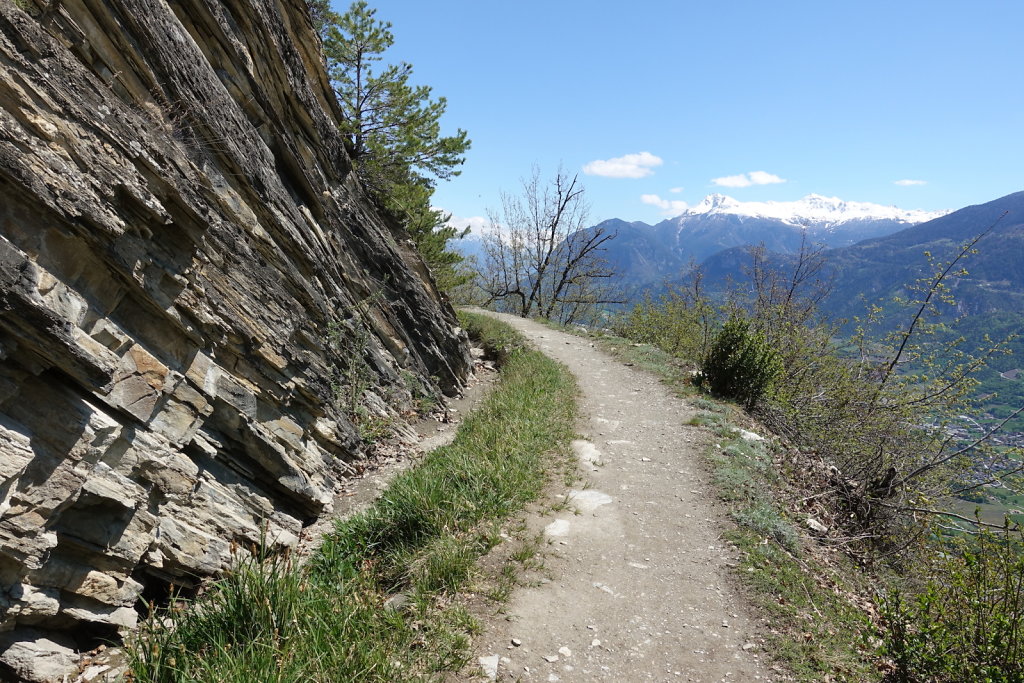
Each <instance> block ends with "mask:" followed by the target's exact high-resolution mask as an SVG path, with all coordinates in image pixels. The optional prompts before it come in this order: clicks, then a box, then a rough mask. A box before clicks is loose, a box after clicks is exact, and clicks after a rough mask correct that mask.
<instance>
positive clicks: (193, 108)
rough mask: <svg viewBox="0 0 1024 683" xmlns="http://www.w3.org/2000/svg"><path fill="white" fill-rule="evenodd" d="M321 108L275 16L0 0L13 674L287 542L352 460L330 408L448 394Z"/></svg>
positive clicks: (443, 320)
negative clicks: (31, 652) (28, 659)
mask: <svg viewBox="0 0 1024 683" xmlns="http://www.w3.org/2000/svg"><path fill="white" fill-rule="evenodd" d="M23 10H24V11H23ZM336 116H337V111H336V105H335V103H334V100H333V97H332V94H331V92H330V88H329V85H328V83H327V79H326V76H325V74H324V72H323V68H322V66H321V60H320V56H319V47H318V41H317V39H316V37H315V34H314V32H313V30H312V28H311V26H310V23H309V19H308V16H307V14H306V10H305V6H304V4H303V3H302V0H230V1H225V2H221V1H219V0H208V1H204V0H176V1H175V2H172V3H169V2H166V1H165V0H56V1H55V2H49V1H48V0H40V2H39V3H38V4H33V2H32V1H31V0H20V1H19V3H18V5H17V6H16V5H15V4H13V3H11V2H10V1H9V0H0V359H2V362H0V631H2V632H4V635H3V636H2V637H3V638H4V639H5V645H3V646H0V652H3V651H4V648H7V654H8V655H9V656H6V659H4V657H5V655H4V654H0V662H6V663H7V665H8V667H12V668H13V669H15V670H16V671H15V674H16V675H20V676H25V677H32V676H36V677H39V676H42V675H43V674H40V673H39V672H36V673H32V672H31V671H20V670H17V669H18V667H20V666H22V664H20V663H19V662H20V661H21V660H20V659H18V657H17V656H15V654H16V653H17V652H19V651H20V652H22V653H23V652H24V650H25V646H26V643H42V642H44V641H45V642H47V643H49V642H50V641H51V640H52V641H53V642H54V643H56V644H57V645H58V646H59V645H69V646H70V645H78V646H88V645H91V644H94V643H95V642H96V641H97V639H99V638H103V637H107V636H112V635H114V634H115V633H116V632H118V631H119V630H123V629H126V628H131V627H132V626H133V625H134V623H135V621H136V611H135V607H134V606H135V605H136V603H137V602H138V598H139V596H140V595H142V596H143V597H145V598H154V599H159V598H160V597H161V596H162V595H164V594H166V592H167V590H168V587H169V586H171V585H172V584H173V585H174V586H177V587H185V588H188V587H190V586H195V585H196V583H197V582H198V581H199V580H200V579H201V578H203V577H206V576H210V575H211V574H214V573H216V572H217V571H218V570H220V569H221V568H223V567H225V566H226V564H228V563H229V562H230V557H231V549H232V546H233V545H234V544H245V545H248V544H251V543H255V542H259V541H260V540H261V537H265V538H266V539H267V541H268V542H269V543H270V544H272V545H278V546H288V545H290V544H294V543H295V542H296V540H297V536H298V534H299V532H300V531H301V529H302V526H303V524H304V523H307V522H308V521H310V520H312V519H314V518H316V517H317V516H319V515H321V514H323V513H324V512H325V511H326V510H327V509H328V508H329V506H330V504H331V501H332V498H333V496H334V495H335V493H336V492H337V490H338V487H339V482H340V481H342V479H343V478H344V476H345V474H346V472H347V471H351V469H352V468H353V467H357V466H358V463H357V462H355V461H357V460H358V458H359V457H360V449H361V445H360V443H361V442H360V439H359V436H358V433H357V429H356V427H355V426H354V424H353V415H354V413H355V412H356V411H357V410H358V411H363V413H364V414H371V415H372V414H374V413H377V414H380V415H385V414H386V413H387V412H388V411H389V408H388V407H387V406H396V405H400V404H401V403H402V402H403V401H408V399H409V396H410V391H411V390H415V389H416V388H417V387H418V388H420V389H423V390H426V389H429V388H431V387H433V388H440V389H441V390H444V391H447V392H452V391H457V390H458V388H459V386H460V383H461V381H462V379H464V377H465V373H466V371H467V367H468V363H469V359H468V354H467V348H466V345H465V339H464V335H463V334H462V333H461V331H460V330H458V328H457V327H456V326H455V325H456V321H455V318H454V315H453V313H452V311H451V308H450V307H449V306H448V305H447V304H445V303H443V302H442V301H441V299H440V297H439V295H438V294H437V292H436V291H435V290H434V288H433V286H432V284H431V281H430V277H429V275H428V274H427V272H426V269H425V268H424V266H423V264H422V261H421V260H420V259H419V257H418V256H417V255H416V253H415V251H414V249H413V247H412V245H411V243H410V242H408V240H407V239H406V237H405V236H404V235H403V234H402V233H401V232H400V231H399V230H398V228H396V226H394V225H390V224H388V223H387V221H386V220H385V219H383V218H382V217H381V216H380V215H378V214H377V212H376V211H375V210H374V209H373V208H372V206H371V205H370V204H369V203H368V202H367V201H366V200H365V198H364V196H363V194H362V191H361V189H360V186H359V184H358V182H357V180H356V179H355V177H354V176H353V175H352V174H350V173H349V171H350V164H349V161H348V158H347V156H346V154H345V151H344V148H343V144H342V140H341V138H340V137H339V136H338V134H337V133H336V130H335V125H334V122H335V121H336ZM357 403H360V404H361V405H360V406H358V407H357V405H356V404H357ZM367 411H368V413H367ZM45 639H49V640H45ZM11 643H14V645H11ZM51 644H52V643H51ZM47 647H48V645H47ZM19 648H20V650H19ZM44 649H45V648H44ZM58 650H59V647H58ZM51 661H52V658H51ZM8 673H10V671H8Z"/></svg>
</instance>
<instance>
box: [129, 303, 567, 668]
mask: <svg viewBox="0 0 1024 683" xmlns="http://www.w3.org/2000/svg"><path fill="white" fill-rule="evenodd" d="M463 325H464V326H465V327H467V328H468V329H469V330H470V333H471V334H473V335H482V336H483V338H482V339H481V341H482V342H483V343H484V345H485V347H488V348H491V349H493V350H495V352H496V353H497V354H498V355H499V356H500V357H502V358H503V359H504V361H503V368H502V376H501V382H500V383H499V385H498V387H496V388H495V390H494V391H493V392H492V393H491V394H490V395H489V396H488V398H487V399H486V400H485V401H484V403H483V404H482V406H481V407H480V408H479V409H478V410H476V411H475V412H474V413H472V414H471V415H470V416H469V417H467V418H466V420H465V421H464V422H463V424H462V425H461V427H460V429H459V432H458V434H457V436H456V438H455V441H454V442H453V443H452V444H450V445H449V446H446V447H443V448H440V449H437V450H435V451H433V452H432V453H430V454H429V455H428V456H427V457H426V458H424V460H423V461H422V463H421V464H420V465H419V466H418V467H417V468H415V469H413V470H408V471H406V472H404V473H402V474H401V475H399V476H398V477H396V478H395V479H394V480H393V481H392V483H391V484H390V486H389V487H388V489H387V490H386V491H385V492H384V493H383V494H382V496H381V497H380V499H378V500H377V501H376V503H375V504H374V505H373V506H372V507H371V508H369V509H368V510H366V511H365V512H363V513H361V514H359V515H356V516H354V517H351V518H348V519H346V520H343V521H341V522H340V523H339V524H338V525H337V527H336V529H335V531H334V532H333V533H332V534H331V535H330V536H329V538H328V539H327V540H326V541H325V542H324V543H323V545H322V546H321V547H320V549H319V550H318V552H317V554H316V555H314V556H313V557H312V558H311V559H310V561H309V562H308V563H307V564H306V565H305V566H303V567H301V568H298V567H295V566H293V565H292V563H291V562H290V560H289V559H288V558H287V557H270V558H265V559H264V558H261V557H260V556H259V554H258V553H257V554H255V555H253V556H251V557H250V556H245V557H241V558H239V559H238V561H237V562H236V563H235V566H234V568H233V569H232V570H231V571H229V572H227V573H226V574H225V575H224V577H223V578H221V579H220V580H218V581H216V582H214V583H212V584H211V585H210V586H209V588H208V589H207V590H206V592H205V594H204V595H203V596H202V597H200V598H198V599H197V600H196V601H194V602H193V603H192V604H187V605H185V606H184V607H181V608H177V609H174V610H170V611H160V610H151V613H150V617H149V619H148V620H147V621H146V622H145V623H144V625H143V627H142V629H140V631H139V633H138V634H137V636H136V637H135V638H134V639H132V640H131V641H130V642H129V643H128V644H127V648H126V651H127V653H128V656H129V658H130V662H131V671H132V676H133V680H136V681H154V682H161V683H163V682H168V683H169V682H178V681H224V682H228V683H231V682H238V683H243V682H245V683H248V682H251V681H254V680H259V681H275V682H277V681H280V682H284V681H341V680H359V681H397V680H403V681H405V680H417V679H424V678H430V677H431V675H432V674H435V673H436V672H439V671H452V670H457V669H459V668H460V667H461V666H463V665H464V664H465V662H466V660H467V658H468V652H469V650H468V645H469V637H470V635H471V634H472V633H473V632H474V631H475V629H476V628H477V627H476V625H475V622H474V620H473V619H472V617H471V616H470V615H469V613H468V612H467V611H466V610H465V609H464V608H463V607H462V606H460V605H459V604H458V603H457V602H455V601H454V600H453V596H454V594H455V593H456V592H457V591H459V590H460V589H462V588H464V587H465V585H466V584H467V582H468V581H469V580H470V579H471V578H472V575H473V573H474V571H475V569H474V567H475V563H476V561H477V559H478V558H479V557H480V556H481V555H483V554H484V553H486V552H487V551H488V549H489V548H491V547H492V546H493V545H495V544H496V543H497V542H498V541H499V540H500V536H499V534H498V533H497V530H498V524H499V523H500V521H501V520H502V519H504V518H507V517H508V516H509V515H511V514H513V513H514V512H516V511H518V510H520V509H521V508H522V507H523V506H524V505H525V504H526V503H527V502H529V501H531V500H533V499H534V498H535V497H537V496H538V495H539V494H540V492H541V490H542V488H543V487H544V485H545V483H546V482H547V481H548V480H549V479H550V478H551V477H552V476H554V474H555V472H556V470H558V469H559V468H560V467H561V466H562V464H563V463H564V462H566V461H567V460H568V456H567V455H566V453H567V450H568V445H569V442H570V441H571V439H572V437H573V426H574V423H575V418H576V402H575V395H576V387H575V384H574V381H573V379H572V376H571V375H570V374H569V372H568V371H567V370H566V369H565V368H564V367H563V366H561V365H559V364H557V363H555V362H554V361H552V360H550V359H548V358H546V357H544V356H543V355H541V354H540V353H538V352H536V351H533V350H530V349H528V348H526V347H525V345H524V343H523V341H522V338H521V337H519V336H518V335H517V334H516V333H515V332H514V331H512V330H511V328H508V327H507V326H503V325H501V324H499V323H497V322H496V321H494V320H492V319H490V318H486V317H484V316H464V317H463ZM535 552H536V551H535V550H532V551H524V553H525V554H524V556H523V559H522V563H525V562H527V561H529V559H530V558H531V557H532V556H533V554H534V553H535Z"/></svg>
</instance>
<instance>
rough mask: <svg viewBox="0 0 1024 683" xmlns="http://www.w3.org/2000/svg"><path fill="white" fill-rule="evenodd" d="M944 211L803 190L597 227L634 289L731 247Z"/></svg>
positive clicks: (875, 227) (782, 246)
mask: <svg viewBox="0 0 1024 683" xmlns="http://www.w3.org/2000/svg"><path fill="white" fill-rule="evenodd" d="M946 213H949V212H947V211H920V210H907V209H901V208H898V207H895V206H882V205H880V204H870V203H867V202H848V201H843V200H842V199H838V198H836V197H823V196H821V195H814V194H812V195H808V196H806V197H804V198H803V199H799V200H797V201H793V202H774V201H767V202H740V201H737V200H736V199H733V198H732V197H727V196H725V195H721V194H713V195H709V196H708V197H705V198H704V200H703V201H701V202H700V203H699V204H696V205H694V206H692V207H691V208H689V209H687V210H686V211H685V212H683V213H682V214H680V215H679V216H676V217H675V218H670V219H668V220H665V221H662V222H661V223H658V224H657V225H647V224H645V223H637V222H634V223H627V222H626V221H621V220H618V219H612V220H610V221H605V222H604V223H602V224H601V225H602V226H603V227H604V228H605V229H607V230H614V231H615V232H617V233H618V235H617V237H616V238H615V239H614V240H612V241H611V242H610V243H609V245H608V250H607V252H606V254H605V257H606V259H607V260H608V261H609V262H610V263H611V264H612V266H613V267H614V268H615V269H616V270H617V271H618V272H619V273H621V274H622V277H623V280H624V281H625V282H627V283H630V284H632V285H635V286H638V287H645V286H648V285H652V284H657V283H659V282H662V281H664V280H666V279H673V278H675V277H677V276H678V275H679V274H680V273H681V272H682V271H683V270H685V269H686V268H688V267H689V266H690V264H691V263H698V264H699V263H701V262H702V261H704V259H706V258H708V257H709V256H711V255H712V254H715V253H717V252H719V251H723V250H725V249H731V248H733V247H740V246H744V245H759V244H763V245H764V246H765V247H766V248H767V249H769V250H770V251H774V252H778V253H783V254H786V253H792V252H795V251H796V250H798V249H799V248H800V243H801V241H802V240H803V239H804V238H809V239H810V241H811V242H812V243H823V244H825V245H826V246H829V247H844V246H849V245H851V244H854V243H856V242H860V241H861V240H865V239H870V238H874V237H882V236H885V235H890V234H892V233H894V232H897V231H899V230H903V229H905V228H908V227H910V226H912V225H916V224H918V223H923V222H925V221H928V220H932V219H934V218H938V217H940V216H943V215H945V214H946Z"/></svg>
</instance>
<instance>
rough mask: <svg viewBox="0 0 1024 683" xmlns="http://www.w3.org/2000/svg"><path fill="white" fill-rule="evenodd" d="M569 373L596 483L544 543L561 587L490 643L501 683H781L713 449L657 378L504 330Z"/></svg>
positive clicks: (583, 344)
mask: <svg viewBox="0 0 1024 683" xmlns="http://www.w3.org/2000/svg"><path fill="white" fill-rule="evenodd" d="M498 317H500V318H501V319H502V320H504V321H505V322H507V323H509V324H510V325H512V326H513V327H515V328H516V329H517V330H519V331H520V332H521V333H523V334H524V335H526V336H527V337H528V338H529V339H530V340H532V341H533V342H534V343H535V344H536V345H537V346H538V348H539V349H540V350H541V351H543V352H544V353H545V354H547V355H549V356H550V357H551V358H554V359H556V360H558V361H560V362H562V363H564V364H565V365H567V366H568V367H569V369H570V370H571V371H572V372H573V373H574V374H575V375H576V377H577V379H578V381H579V385H580V390H581V396H580V404H581V414H582V415H583V418H582V419H581V423H580V425H579V430H580V433H581V435H582V436H583V439H581V440H579V441H576V442H575V443H574V444H573V447H574V450H575V452H576V455H577V456H578V457H579V459H580V469H581V471H582V481H578V482H577V483H576V484H574V488H573V490H572V491H570V492H568V509H565V510H562V511H560V512H556V513H554V514H553V515H548V516H544V517H541V516H538V517H536V518H534V519H531V520H530V524H531V525H532V526H534V527H535V528H537V529H538V530H539V529H543V532H544V534H545V536H546V537H547V540H548V543H549V545H548V549H549V551H550V553H551V556H550V557H548V558H547V563H546V564H547V566H546V569H547V571H548V572H550V576H551V577H552V579H551V580H550V581H545V582H541V583H540V585H538V586H536V587H524V588H520V589H518V590H517V591H515V592H514V593H513V595H512V597H511V598H510V600H509V603H508V605H507V608H506V610H505V611H504V612H503V614H501V615H498V616H495V617H494V618H492V619H491V620H490V623H488V624H486V625H485V629H484V634H483V635H482V637H481V638H480V639H479V645H478V648H477V650H478V654H479V655H480V658H479V664H480V668H478V669H477V670H476V672H482V675H483V676H484V677H486V678H489V679H491V680H495V679H496V680H499V681H507V680H524V681H769V680H773V679H776V678H778V676H779V674H778V672H777V671H775V670H773V669H772V668H771V666H770V664H769V663H768V662H767V661H765V660H767V658H766V657H765V656H764V654H763V653H762V652H761V651H760V645H759V643H760V640H759V639H758V638H757V636H756V630H757V622H756V618H755V617H754V615H753V614H752V612H751V610H750V609H749V608H748V607H747V606H746V604H745V601H744V599H743V597H742V596H741V595H739V594H738V592H737V591H736V590H734V588H733V586H732V584H731V582H730V580H729V578H728V571H729V565H730V564H732V565H735V551H734V550H733V549H731V548H730V547H729V546H728V545H727V544H726V543H725V542H724V541H723V540H722V538H721V530H722V529H723V528H724V525H725V524H726V522H725V519H724V512H723V511H722V509H721V507H720V506H719V505H717V504H716V503H715V501H714V492H713V489H712V488H711V484H710V477H709V475H708V474H707V473H706V472H705V471H704V470H703V468H702V466H701V463H700V457H699V454H700V452H701V451H702V449H703V448H704V447H705V444H706V440H707V439H708V438H710V437H708V435H707V434H706V433H705V432H702V431H701V430H699V429H697V428H695V427H690V426H686V425H684V424H683V423H684V422H686V421H687V420H688V419H689V418H690V417H691V416H692V415H693V414H694V411H693V409H692V408H691V407H689V406H688V405H687V404H686V403H685V402H684V401H681V400H679V399H677V398H676V397H674V396H673V395H672V394H671V393H670V392H669V391H668V390H667V389H666V388H665V387H664V386H663V385H661V384H660V383H659V382H658V380H657V379H655V378H654V377H652V376H650V375H647V374H645V373H642V372H640V371H636V370H633V369H632V368H629V367H626V366H624V365H623V364H622V363H620V362H619V361H616V360H614V359H612V358H611V357H609V356H607V355H606V354H604V353H602V352H601V351H599V350H598V349H596V348H594V345H593V344H592V343H591V342H589V341H588V340H586V339H584V338H580V337H575V336H572V335H569V334H565V333H562V332H558V331H555V330H552V329H550V328H547V327H545V326H543V325H541V324H539V323H537V322H534V321H530V320H523V319H521V318H516V317H513V316H507V315H500V316H498Z"/></svg>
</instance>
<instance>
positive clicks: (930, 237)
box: [826, 192, 1024, 316]
mask: <svg viewBox="0 0 1024 683" xmlns="http://www.w3.org/2000/svg"><path fill="white" fill-rule="evenodd" d="M1004 213H1005V214H1006V215H1005V216H1003V214H1004ZM1001 216H1002V218H1000V217H1001ZM996 221H998V223H996ZM994 223H995V224H996V225H995V227H994V228H993V230H992V232H991V233H990V234H989V235H987V236H986V237H984V238H983V239H982V240H981V241H980V242H979V243H978V245H977V249H978V253H977V254H972V255H970V256H969V257H968V258H967V259H966V260H965V261H964V263H963V266H964V267H965V268H966V269H967V271H968V275H967V276H965V277H963V278H960V279H959V281H958V282H957V285H956V289H955V292H954V294H955V296H956V299H957V301H958V304H959V309H960V312H961V313H968V314H979V313H995V312H1000V311H1013V312H1024V192H1016V193H1014V194H1011V195H1007V196H1005V197H1000V198H999V199H996V200H993V201H991V202H988V203H985V204H979V205H976V206H968V207H966V208H963V209H960V210H959V211H954V212H953V213H950V214H947V215H945V216H942V217H940V218H936V219H934V220H931V221H928V222H926V223H921V224H920V225H915V226H913V227H910V228H907V229H905V230H901V231H899V232H897V233H894V234H892V235H888V236H885V237H880V238H876V239H870V240H866V241H864V242H861V243H859V244H856V245H853V246H850V247H845V248H841V249H836V250H834V251H832V252H830V253H829V256H828V258H829V265H830V267H831V269H832V270H833V272H834V273H835V275H836V281H835V293H834V294H833V296H832V297H831V298H830V299H829V301H827V302H826V308H827V309H828V310H829V311H830V312H832V313H834V314H836V315H839V316H849V315H854V314H857V313H860V312H861V311H862V309H863V305H862V304H861V303H859V302H858V301H857V295H859V294H864V295H865V296H867V297H868V299H871V300H878V299H880V298H891V297H892V296H893V295H895V294H897V293H899V292H900V291H901V290H902V289H903V288H904V287H905V285H906V284H907V283H909V282H913V281H914V280H915V279H916V278H918V277H921V276H922V275H924V274H926V273H927V271H928V267H927V259H926V257H925V255H924V253H925V252H930V253H931V254H932V255H933V256H934V257H935V258H938V259H948V258H949V257H950V255H951V254H953V253H954V252H955V251H956V249H957V248H958V247H959V246H960V245H961V244H963V243H964V242H966V241H967V240H969V239H972V238H973V237H975V236H976V235H978V234H980V233H981V232H983V231H984V230H986V229H987V228H989V227H990V226H992V225H993V224H994Z"/></svg>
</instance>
